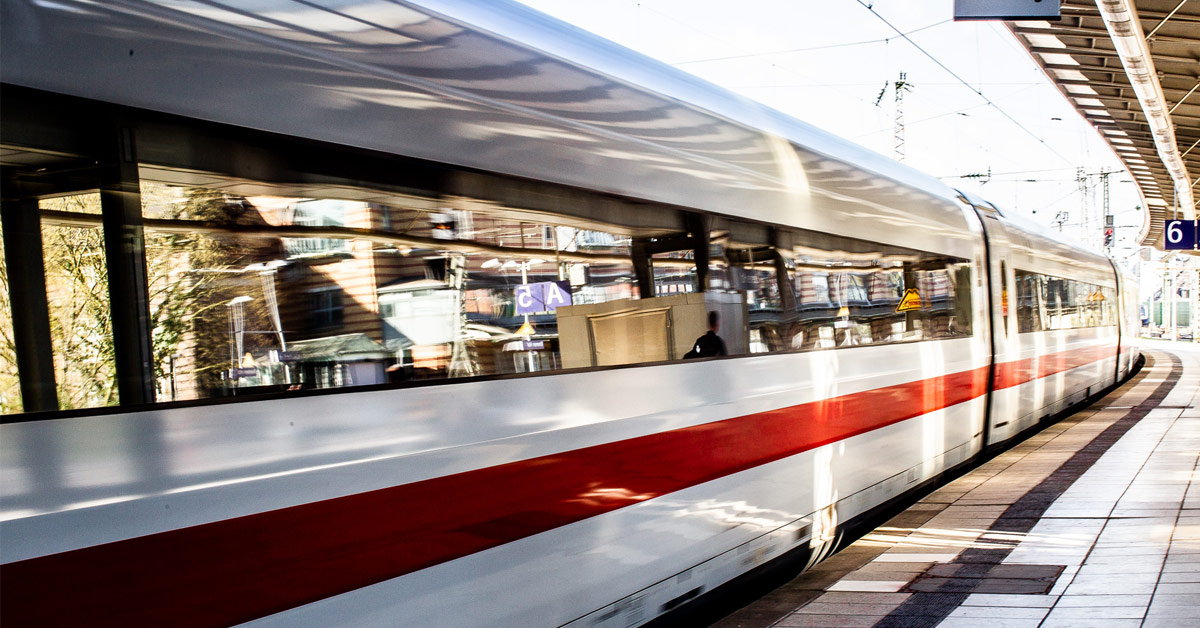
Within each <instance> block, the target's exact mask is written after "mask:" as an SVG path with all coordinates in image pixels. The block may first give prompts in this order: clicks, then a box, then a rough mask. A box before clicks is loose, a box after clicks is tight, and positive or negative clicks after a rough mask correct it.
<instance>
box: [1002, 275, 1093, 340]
mask: <svg viewBox="0 0 1200 628" xmlns="http://www.w3.org/2000/svg"><path fill="white" fill-rule="evenodd" d="M1016 272H1017V291H1018V296H1017V299H1018V304H1017V316H1018V318H1017V321H1018V325H1019V328H1020V331H1021V332H1022V333H1025V332H1034V331H1050V330H1059V329H1076V328H1082V327H1101V326H1107V325H1115V324H1116V302H1115V300H1116V291H1115V290H1114V289H1113V288H1107V287H1103V286H1097V285H1094V284H1089V283H1086V282H1082V281H1076V280H1074V279H1065V278H1062V277H1052V276H1049V275H1041V274H1038V273H1033V272H1029V271H1024V270H1017V271H1016Z"/></svg>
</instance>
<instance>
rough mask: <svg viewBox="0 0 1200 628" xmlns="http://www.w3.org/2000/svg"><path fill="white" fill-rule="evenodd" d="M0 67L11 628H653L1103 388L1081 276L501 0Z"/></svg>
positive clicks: (998, 228) (818, 145) (16, 60)
mask: <svg viewBox="0 0 1200 628" xmlns="http://www.w3.org/2000/svg"><path fill="white" fill-rule="evenodd" d="M0 59H3V65H2V66H0V81H2V83H3V93H4V114H3V117H2V119H0V125H2V140H0V143H2V144H3V149H4V150H3V157H2V161H0V164H2V166H3V182H4V185H3V217H4V223H3V227H4V232H5V249H4V250H5V258H4V261H5V270H6V278H7V279H6V280H7V281H8V283H7V284H6V297H7V300H6V301H5V302H4V304H3V305H4V306H5V307H4V308H3V309H4V310H5V311H4V312H2V314H3V316H2V317H0V318H4V319H6V320H0V328H3V331H4V332H5V335H6V336H7V337H8V338H9V339H10V340H9V342H8V343H7V347H8V348H6V350H5V354H4V356H2V359H4V360H5V361H6V368H5V369H4V370H5V371H6V372H8V375H6V376H5V377H7V379H6V380H4V381H3V382H0V385H3V386H5V387H7V388H6V389H5V392H4V393H3V396H4V404H5V414H4V416H3V419H2V421H0V513H2V514H0V538H2V539H3V543H0V595H2V596H3V601H2V604H0V619H2V621H3V623H4V624H5V625H11V626H23V625H83V624H86V625H119V626H159V625H175V626H222V625H238V624H249V625H254V626H301V625H320V626H324V625H346V626H350V625H353V626H376V625H389V626H395V625H402V626H434V625H436V626H571V627H581V628H582V627H609V626H621V627H627V626H637V625H642V624H645V623H648V622H651V621H655V620H656V619H660V620H661V619H663V618H665V619H667V620H669V619H670V618H671V617H672V616H673V615H672V614H673V613H677V612H680V610H681V609H686V608H688V607H689V605H692V604H695V603H696V602H697V601H698V600H702V599H704V596H705V595H706V594H709V593H710V592H712V591H713V590H715V589H718V588H720V587H721V586H723V585H725V584H727V583H730V582H735V581H737V580H738V579H739V578H743V577H745V576H746V575H747V574H754V573H758V572H759V570H763V569H768V568H771V567H772V566H774V565H778V564H780V563H781V561H790V562H789V564H796V565H798V566H800V567H804V566H811V565H814V564H816V563H818V562H819V561H821V560H823V559H824V558H826V557H828V556H829V555H830V554H831V553H832V552H833V551H834V550H835V549H836V548H837V547H838V544H839V543H840V542H842V541H843V540H844V539H845V538H846V536H845V535H846V534H847V532H848V531H850V530H853V529H854V527H855V526H856V525H859V524H861V523H862V522H865V521H869V520H870V519H871V517H872V516H873V514H874V513H878V512H880V509H881V508H885V507H887V506H889V505H892V504H896V503H899V502H900V501H901V500H903V499H905V498H906V497H911V496H912V495H913V494H914V493H915V492H916V491H919V490H922V489H924V488H926V487H928V486H930V485H931V484H932V483H934V482H936V481H938V479H939V478H943V477H946V476H947V474H951V473H954V472H955V471H956V470H959V469H962V468H964V467H965V466H967V465H970V464H972V463H974V462H976V461H978V460H980V459H981V456H984V455H987V453H988V452H990V451H994V450H995V449H996V448H998V447H1003V446H1005V445H1006V444H1008V443H1011V442H1014V440H1015V439H1019V438H1021V437H1022V436H1023V435H1024V434H1027V433H1028V432H1029V431H1030V430H1033V429H1036V428H1037V427H1038V426H1039V425H1041V424H1043V423H1044V422H1046V421H1047V420H1050V419H1051V418H1052V417H1054V416H1055V415H1057V414H1058V413H1060V412H1062V411H1063V410H1065V409H1068V408H1070V407H1072V406H1075V405H1077V404H1080V403H1084V402H1086V401H1087V400H1089V399H1092V398H1094V397H1095V396H1096V395H1098V394H1100V393H1101V392H1102V391H1104V390H1106V389H1108V388H1110V387H1112V386H1114V385H1116V384H1118V383H1119V382H1121V381H1123V380H1124V379H1125V378H1127V377H1128V376H1129V375H1130V374H1131V373H1132V372H1133V371H1134V370H1135V368H1136V365H1137V362H1138V357H1139V351H1138V347H1137V341H1136V338H1137V332H1138V322H1139V321H1138V313H1137V302H1136V288H1135V287H1134V285H1135V284H1134V283H1133V280H1132V279H1131V278H1130V277H1129V276H1127V275H1126V274H1124V273H1123V272H1122V271H1121V270H1120V269H1119V268H1118V267H1117V266H1116V265H1115V264H1114V263H1113V262H1112V261H1111V260H1109V259H1108V258H1106V257H1104V256H1102V255H1098V254H1096V253H1092V252H1089V251H1087V250H1084V249H1082V248H1081V247H1079V246H1076V245H1073V244H1071V243H1069V242H1067V241H1064V240H1062V239H1060V238H1059V237H1058V236H1056V235H1054V234H1051V233H1048V232H1046V231H1044V230H1043V229H1041V228H1040V227H1038V226H1036V225H1033V224H1029V223H1027V222H1025V221H1023V220H1022V219H1021V218H1020V217H1019V216H1018V215H1017V214H1016V213H1015V212H1012V211H1009V210H1006V209H1005V208H1003V207H998V206H996V205H994V204H992V203H990V202H988V201H987V200H985V199H982V198H979V197H977V196H975V195H972V194H969V193H964V192H962V191H959V190H956V189H954V188H952V187H950V186H948V185H947V184H945V183H943V182H942V181H940V180H938V179H935V178H932V177H930V176H927V175H925V174H922V173H920V172H918V171H916V170H913V169H911V168H909V167H907V166H904V165H903V164H900V163H897V162H894V161H892V160H890V159H888V158H886V157H883V156H880V155H878V154H876V153H873V152H871V151H869V150H866V149H863V148H861V147H859V146H857V145H855V144H853V143H851V142H848V141H845V140H842V139H840V138H837V137H835V136H833V135H830V134H829V133H826V132H824V131H821V130H820V129H817V128H815V127H813V126H811V125H808V124H805V123H803V122H801V121H798V120H795V119H793V118H790V117H789V116H787V115H785V114H782V113H780V112H778V111H775V110H772V109H770V108H767V107H765V106H763V105H761V104H758V103H755V102H753V101H750V100H747V99H745V98H743V97H740V96H737V95H735V94H733V93H731V92H729V91H726V90H724V89H722V88H719V87H717V86H714V85H712V84H709V83H707V82H705V81H703V80H701V79H699V78H696V77H694V76H691V75H689V74H686V73H683V72H681V71H678V70H676V69H673V68H671V67H669V66H667V65H665V64H662V63H660V62H657V61H655V60H652V59H649V58H646V57H644V56H641V55H639V54H637V53H635V52H632V51H630V50H627V49H624V48H622V47H620V46H618V45H616V44H613V43H611V42H608V41H606V40H603V39H601V38H599V37H596V36H594V35H591V34H589V33H586V32H583V31H581V30H578V29H576V28H574V27H571V26H569V25H566V24H563V23H560V22H558V21H556V20H554V19H552V18H549V17H547V16H544V15H542V14H540V13H538V12H536V11H534V10H532V9H529V8H526V7H524V6H522V5H519V4H516V3H513V2H508V1H500V0H497V1H493V2H488V3H477V2H470V1H467V0H395V1H390V0H389V1H385V0H321V1H319V2H301V1H299V0H263V1H262V2H254V3H231V2H222V1H214V2H174V1H169V2H168V1H165V0H114V1H111V2H105V3H95V2H89V1H85V0H58V1H56V2H53V3H50V2H33V1H32V0H4V1H3V2H2V3H0ZM710 312H714V313H716V314H715V317H714V318H715V319H716V320H715V321H712V322H713V324H712V325H711V328H712V329H713V331H714V332H715V333H716V334H717V335H719V336H720V337H721V338H722V339H723V341H724V345H725V346H726V347H727V351H726V353H727V355H717V356H708V357H701V358H697V359H684V356H685V355H686V354H687V352H688V351H689V350H691V349H692V347H693V340H694V339H695V338H697V337H698V336H701V335H703V334H705V333H706V332H707V331H708V330H709V329H710V320H709V317H710V314H709V313H710ZM18 367H19V368H18ZM10 389H11V390H10ZM18 389H19V392H14V391H17V390H18ZM18 399H19V401H17V400H18Z"/></svg>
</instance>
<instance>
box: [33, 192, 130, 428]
mask: <svg viewBox="0 0 1200 628" xmlns="http://www.w3.org/2000/svg"><path fill="white" fill-rule="evenodd" d="M38 207H39V209H40V210H41V213H42V255H43V263H44V269H45V277H46V301H47V304H48V306H49V313H50V333H51V344H52V345H53V352H54V377H55V382H56V390H57V394H58V407H59V408H61V409H63V410H69V409H73V408H95V407H101V406H113V405H117V403H118V401H119V399H118V395H117V386H116V363H115V361H114V351H113V336H112V314H111V310H110V309H109V292H108V271H107V267H106V265H105V247H104V229H103V228H102V227H101V226H100V221H99V214H100V195H99V194H98V193H91V194H74V195H69V196H62V197H57V198H50V199H43V200H41V201H39V203H38Z"/></svg>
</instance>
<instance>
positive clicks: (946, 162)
mask: <svg viewBox="0 0 1200 628" xmlns="http://www.w3.org/2000/svg"><path fill="white" fill-rule="evenodd" d="M521 1H522V2H523V3H524V4H527V5H529V6H531V7H533V8H535V9H537V10H539V11H542V12H544V13H547V14H550V15H552V16H554V17H557V18H559V19H561V20H563V21H566V22H569V23H571V24H574V25H576V26H578V27H580V28H583V29H585V30H588V31H591V32H593V33H596V34H598V35H600V36H602V37H605V38H607V39H610V40H612V41H615V42H617V43H619V44H622V45H624V46H626V47H628V48H631V49H633V50H636V51H638V52H641V53H642V54H645V55H648V56H650V57H654V58H656V59H658V60H660V61H663V62H666V63H669V64H671V65H674V66H675V67H677V68H679V69H681V70H684V71H686V72H690V73H692V74H695V75H697V76H700V77H702V78H704V79H706V80H708V81H711V82H713V83H716V84H717V85H720V86H722V87H725V88H726V89H730V90H732V91H735V92H738V93H739V94H742V95H744V96H746V97H749V98H751V99H754V100H757V101H759V102H761V103H764V104H766V105H768V106H771V107H773V108H775V109H778V110H780V111H782V112H784V113H787V114H789V115H791V116H793V117H795V118H798V119H800V120H804V121H805V122H808V123H810V124H813V125H816V126H818V127H821V128H823V129H825V130H828V131H830V132H833V133H835V134H837V135H839V136H841V137H843V138H846V139H848V140H851V141H853V142H856V143H858V144H861V145H862V146H865V147H867V148H870V149H872V150H875V151H877V152H879V153H882V154H884V155H887V156H894V147H893V144H894V132H893V131H894V120H895V95H894V84H895V82H896V81H898V80H899V78H900V73H901V72H904V73H905V74H906V81H907V83H908V85H909V86H910V88H909V89H907V90H905V92H904V94H903V115H904V120H905V156H906V159H905V163H907V164H908V165H911V166H913V167H915V168H917V169H920V170H922V171H924V172H927V173H929V174H931V175H933V176H936V177H941V178H942V179H943V180H944V181H945V182H946V183H947V184H949V185H951V186H953V187H956V188H958V189H961V190H964V191H971V192H975V193H977V194H979V195H981V196H983V197H984V198H986V199H988V200H990V201H992V202H994V203H996V204H997V205H1000V206H1002V207H1003V208H1005V209H1008V210H1015V211H1016V212H1018V213H1021V214H1023V215H1025V216H1027V217H1029V218H1031V219H1033V220H1035V221H1037V222H1039V223H1041V224H1043V225H1048V226H1050V228H1052V229H1056V230H1057V228H1058V227H1057V226H1056V224H1055V223H1054V221H1055V219H1056V218H1059V217H1063V218H1065V219H1066V220H1065V224H1064V225H1063V227H1062V229H1063V231H1064V232H1066V233H1068V234H1071V235H1072V236H1073V237H1074V238H1075V239H1076V240H1079V241H1080V242H1085V243H1086V238H1085V237H1084V236H1085V232H1084V230H1083V222H1084V218H1083V214H1084V210H1083V207H1084V206H1085V205H1086V207H1087V211H1088V213H1089V215H1090V228H1089V229H1088V230H1087V231H1086V235H1090V236H1092V239H1093V243H1094V244H1097V245H1098V244H1099V233H1100V229H1101V228H1102V227H1101V221H1102V218H1101V216H1102V212H1103V210H1102V192H1101V190H1102V184H1101V180H1102V177H1101V176H1099V173H1101V172H1103V171H1109V172H1113V174H1111V175H1109V176H1108V177H1107V179H1108V184H1109V199H1110V200H1109V207H1110V208H1111V212H1112V213H1113V214H1114V216H1115V223H1116V225H1117V248H1116V249H1114V251H1113V254H1114V257H1117V258H1118V259H1121V258H1122V257H1123V256H1125V255H1129V254H1131V253H1132V252H1133V251H1134V250H1135V249H1134V247H1135V246H1136V243H1135V242H1134V240H1135V239H1136V237H1137V235H1138V232H1139V229H1140V227H1141V220H1142V217H1141V214H1140V211H1139V210H1138V209H1137V206H1138V205H1139V204H1140V203H1141V201H1140V199H1139V196H1138V193H1137V189H1136V187H1135V186H1134V184H1133V182H1132V179H1131V178H1130V177H1129V175H1128V174H1127V173H1126V172H1125V170H1124V167H1123V166H1122V165H1121V163H1120V162H1119V161H1118V160H1117V158H1116V156H1115V155H1114V154H1113V152H1112V150H1111V149H1110V148H1109V147H1108V145H1107V144H1106V143H1105V142H1104V141H1103V140H1102V139H1101V137H1100V134H1099V133H1098V132H1097V131H1096V130H1095V129H1094V128H1093V127H1092V126H1091V125H1090V124H1089V123H1088V122H1087V121H1085V120H1084V119H1083V118H1082V117H1081V116H1080V115H1079V114H1078V113H1076V111H1075V110H1074V108H1073V107H1072V106H1071V104H1070V103H1068V102H1067V100H1066V99H1065V98H1064V97H1063V96H1062V94H1061V93H1059V91H1058V90H1057V88H1055V87H1054V85H1053V84H1052V83H1051V82H1050V80H1049V79H1048V78H1046V76H1045V75H1044V74H1043V73H1042V71H1041V70H1040V69H1039V68H1038V67H1037V65H1036V64H1035V63H1034V62H1033V60H1032V59H1031V58H1030V56H1029V53H1028V52H1026V51H1025V49H1024V48H1023V47H1022V46H1021V45H1020V43H1018V42H1017V40H1016V38H1015V37H1014V36H1013V35H1012V34H1011V33H1010V32H1009V31H1008V29H1007V28H1006V27H1005V26H1004V25H1003V24H1002V23H999V22H954V21H953V0H919V1H913V0H874V1H873V2H871V1H869V0H861V1H860V0H738V1H736V2H733V1H730V0H724V1H722V0H591V1H588V2H583V1H579V0H521ZM889 24H890V25H889ZM893 26H894V27H895V29H893V28H892V27H893ZM897 30H898V31H899V32H902V33H905V34H907V36H908V39H909V40H911V42H910V41H906V40H905V38H903V37H902V36H901V35H900V34H899V33H898V32H897ZM914 44H915V45H914ZM918 46H919V48H918ZM922 50H923V51H924V52H923V51H922ZM926 53H928V54H926ZM885 86H887V89H886V91H885V92H884V94H883V97H882V98H880V92H881V90H883V89H884V88H885ZM877 101H878V104H876V103H877ZM989 101H990V103H992V104H989ZM1078 168H1082V169H1083V172H1084V173H1085V174H1086V175H1091V176H1087V177H1086V180H1085V186H1086V188H1087V191H1086V192H1083V191H1081V189H1080V187H1081V186H1080V182H1079V181H1078V180H1077V169H1078ZM989 172H990V173H991V176H990V177H988V178H986V179H985V178H984V177H978V176H977V177H968V178H962V177H963V175H986V174H987V173H989ZM1060 212H1062V214H1060Z"/></svg>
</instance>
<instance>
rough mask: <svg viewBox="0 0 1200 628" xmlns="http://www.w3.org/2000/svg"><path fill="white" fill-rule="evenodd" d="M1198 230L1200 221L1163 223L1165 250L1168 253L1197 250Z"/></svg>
mask: <svg viewBox="0 0 1200 628" xmlns="http://www.w3.org/2000/svg"><path fill="white" fill-rule="evenodd" d="M1197 230H1200V221H1196V220H1166V221H1163V240H1164V242H1165V244H1164V246H1163V248H1164V249H1166V250H1168V251H1191V250H1193V249H1195V248H1196V241H1197Z"/></svg>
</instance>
